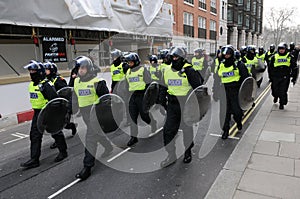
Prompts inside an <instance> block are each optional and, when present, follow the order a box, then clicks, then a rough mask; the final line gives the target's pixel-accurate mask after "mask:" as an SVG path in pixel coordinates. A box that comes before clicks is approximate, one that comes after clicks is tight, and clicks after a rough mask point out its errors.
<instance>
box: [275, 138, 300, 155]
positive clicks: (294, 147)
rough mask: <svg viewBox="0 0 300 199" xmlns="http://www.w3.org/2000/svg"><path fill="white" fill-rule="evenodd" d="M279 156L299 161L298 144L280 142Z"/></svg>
mask: <svg viewBox="0 0 300 199" xmlns="http://www.w3.org/2000/svg"><path fill="white" fill-rule="evenodd" d="M279 156H282V157H288V158H294V159H300V144H299V143H290V142H280V148H279Z"/></svg>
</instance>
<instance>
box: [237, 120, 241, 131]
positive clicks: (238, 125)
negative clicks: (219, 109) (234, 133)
mask: <svg viewBox="0 0 300 199" xmlns="http://www.w3.org/2000/svg"><path fill="white" fill-rule="evenodd" d="M236 126H237V128H238V130H239V131H240V130H242V128H243V125H242V122H237V123H236Z"/></svg>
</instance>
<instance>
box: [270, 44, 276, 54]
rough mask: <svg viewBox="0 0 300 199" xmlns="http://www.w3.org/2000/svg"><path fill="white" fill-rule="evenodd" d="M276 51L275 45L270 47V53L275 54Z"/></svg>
mask: <svg viewBox="0 0 300 199" xmlns="http://www.w3.org/2000/svg"><path fill="white" fill-rule="evenodd" d="M274 51H275V44H271V45H270V52H271V53H273V52H274Z"/></svg>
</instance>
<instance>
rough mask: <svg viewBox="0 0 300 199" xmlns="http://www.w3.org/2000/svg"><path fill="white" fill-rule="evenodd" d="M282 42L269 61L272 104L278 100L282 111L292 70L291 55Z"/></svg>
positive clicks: (286, 99) (285, 102)
mask: <svg viewBox="0 0 300 199" xmlns="http://www.w3.org/2000/svg"><path fill="white" fill-rule="evenodd" d="M286 46H287V45H286V44H285V43H284V42H281V43H280V44H278V46H277V53H275V55H274V56H273V57H271V60H270V74H269V76H271V80H272V84H271V90H272V96H273V97H274V99H273V102H274V103H277V101H278V99H279V109H284V105H286V104H287V102H288V94H287V92H288V88H289V85H290V74H291V70H292V66H291V55H290V53H289V52H288V49H287V47H286Z"/></svg>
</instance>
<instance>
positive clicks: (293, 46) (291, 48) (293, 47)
mask: <svg viewBox="0 0 300 199" xmlns="http://www.w3.org/2000/svg"><path fill="white" fill-rule="evenodd" d="M294 49H295V43H294V42H291V43H290V50H294Z"/></svg>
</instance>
